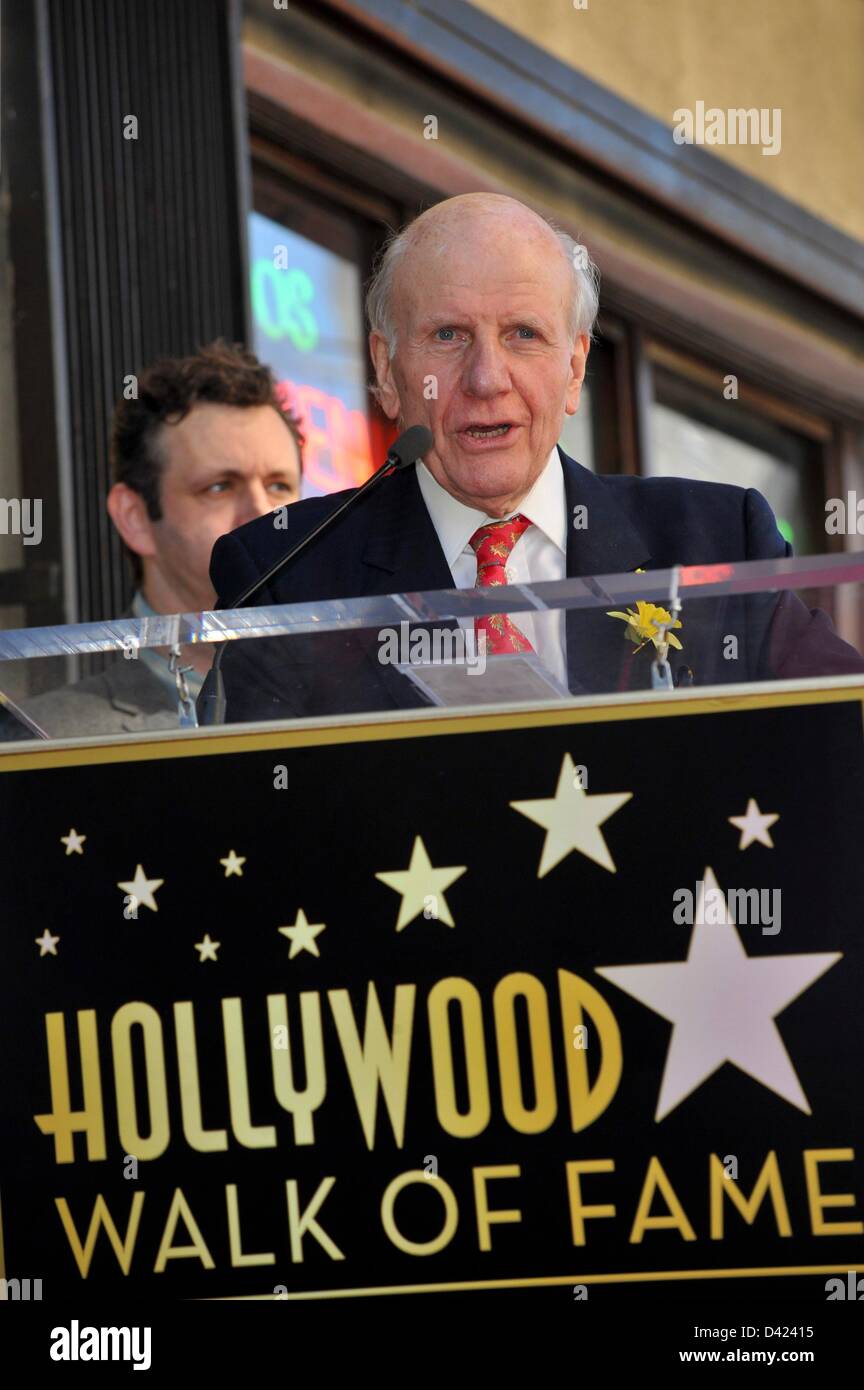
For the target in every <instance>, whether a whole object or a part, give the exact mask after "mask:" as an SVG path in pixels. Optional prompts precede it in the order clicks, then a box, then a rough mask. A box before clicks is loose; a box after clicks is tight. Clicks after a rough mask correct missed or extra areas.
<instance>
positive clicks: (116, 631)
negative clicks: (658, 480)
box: [0, 554, 864, 740]
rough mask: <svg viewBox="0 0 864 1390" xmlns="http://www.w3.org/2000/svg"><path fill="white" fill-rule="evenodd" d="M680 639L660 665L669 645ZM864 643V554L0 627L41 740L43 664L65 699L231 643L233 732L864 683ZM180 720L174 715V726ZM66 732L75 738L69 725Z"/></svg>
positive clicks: (0, 690) (193, 713) (186, 715)
mask: <svg viewBox="0 0 864 1390" xmlns="http://www.w3.org/2000/svg"><path fill="white" fill-rule="evenodd" d="M802 600H803V602H802ZM827 608H833V609H834V616H835V619H836V621H837V625H838V627H839V629H840V630H841V631H842V632H844V633H845V634H846V637H847V641H846V644H845V645H844V642H843V641H842V639H841V638H840V636H839V634H838V635H837V636H835V635H834V634H833V633H832V632H831V628H830V624H829V623H828V621H827V620H826V618H825V616H824V613H823V612H822V611H821V610H823V609H827ZM658 610H659V614H658ZM672 610H674V611H672ZM501 613H506V614H507V615H508V616H509V617H510V618H512V620H513V621H514V622H515V623H516V624H517V625H518V623H519V620H520V616H521V617H522V618H523V621H524V620H525V619H527V621H528V624H529V625H530V626H529V630H530V631H532V632H533V633H534V635H535V639H536V648H535V649H532V650H530V651H528V652H527V653H525V654H523V655H520V656H516V657H513V656H499V655H495V654H494V652H492V651H490V650H489V643H488V641H487V640H486V639H485V634H484V633H483V631H482V625H481V628H480V630H477V631H475V620H478V619H479V620H482V619H484V618H488V616H489V615H496V614H501ZM664 616H665V618H666V619H667V623H668V625H667V626H664V623H663V618H664ZM673 622H674V623H675V626H673V625H672V624H673ZM667 632H668V634H669V638H668V640H669V643H670V645H669V648H668V652H667V658H668V659H667V660H666V661H665V662H664V661H662V660H661V657H662V655H663V653H662V652H661V651H658V647H657V639H658V638H659V639H660V640H662V639H663V638H664V637H665V636H666V635H667ZM862 636H864V554H861V555H855V554H840V555H827V556H808V557H804V558H789V559H782V560H773V561H755V562H749V563H741V564H715V565H706V566H690V567H685V568H682V569H680V570H657V571H648V572H645V573H636V574H618V575H604V576H596V577H593V576H592V577H580V578H570V579H567V580H563V581H561V582H557V583H543V584H536V585H516V586H507V587H502V588H496V589H494V590H484V591H481V590H473V589H459V590H444V591H440V592H431V593H413V594H395V595H380V596H372V597H364V598H351V599H328V600H322V601H320V602H316V603H314V604H313V603H302V604H289V605H282V606H278V607H255V608H244V609H239V610H233V611H217V612H205V613H186V614H177V615H172V616H159V617H154V618H146V619H135V618H117V619H112V620H110V621H106V622H99V623H84V624H76V625H69V626H59V627H53V628H48V627H46V628H34V629H23V630H17V631H6V632H0V706H2V710H3V712H4V720H3V724H4V729H3V732H4V737H5V738H6V739H16V740H20V739H21V738H26V737H27V736H28V735H32V736H33V737H34V738H45V737H48V738H51V737H56V736H57V735H56V731H54V730H52V728H51V725H50V720H46V723H45V726H44V728H43V727H42V725H41V724H40V722H39V719H38V718H37V717H36V716H32V715H28V704H29V699H30V694H31V692H32V691H36V690H38V689H40V688H42V689H44V687H45V681H44V679H42V678H41V670H42V669H44V667H45V666H46V665H47V664H48V663H50V665H51V670H52V683H53V685H55V686H60V685H64V684H66V683H67V682H68V681H70V680H74V678H75V675H76V672H77V671H78V669H79V663H80V661H81V660H82V659H87V660H89V661H90V662H91V664H92V660H93V659H94V658H100V659H101V660H102V662H103V663H110V662H112V661H113V662H134V661H137V660H139V659H140V656H141V653H142V652H144V651H148V652H150V651H157V652H161V653H163V655H164V657H165V659H166V660H165V671H166V673H167V672H168V669H169V667H168V657H169V654H170V652H171V650H172V649H176V648H179V649H180V650H179V652H178V656H177V659H176V661H175V663H174V664H175V666H179V667H181V668H182V667H183V665H184V656H183V653H184V652H188V651H189V650H190V649H192V648H197V649H198V651H200V650H201V649H202V647H204V648H206V647H212V648H213V651H214V652H216V651H218V650H219V648H220V647H221V646H222V645H224V644H228V645H230V647H231V648H232V650H231V651H230V652H226V653H225V658H224V660H223V659H221V658H220V663H221V664H223V666H224V673H225V685H226V689H227V695H228V698H227V702H226V707H225V711H224V719H222V720H220V721H219V722H225V723H228V724H235V723H244V724H245V723H249V722H256V723H262V722H273V721H274V720H296V719H298V718H305V719H308V718H313V719H314V718H339V717H345V718H353V717H356V716H358V715H368V714H375V713H378V714H381V715H383V716H391V715H394V714H396V713H399V712H401V711H405V710H411V709H425V710H426V711H427V712H429V711H430V710H434V709H435V708H439V709H441V708H444V709H450V710H453V709H455V708H465V709H493V708H497V707H499V706H507V707H512V706H514V705H528V704H531V703H532V702H536V703H540V704H543V705H546V704H550V703H554V702H560V701H562V700H563V701H568V702H571V701H574V700H575V701H583V702H584V701H586V700H596V699H598V698H603V697H608V698H611V697H615V698H620V699H627V700H633V699H636V700H639V699H643V698H646V697H649V696H651V697H652V698H654V699H656V698H658V697H660V696H662V694H663V692H664V691H666V692H667V693H669V692H674V693H675V695H676V696H677V697H688V698H692V697H693V696H694V694H695V693H699V692H704V691H707V690H709V689H715V688H717V687H722V688H723V690H724V691H726V693H727V694H731V689H730V687H738V688H739V689H740V688H743V687H745V686H747V687H752V686H755V685H758V686H763V685H765V684H778V683H782V684H783V685H784V686H788V685H789V682H791V681H796V682H800V681H801V680H811V681H812V680H831V681H833V682H836V681H838V680H839V681H842V682H846V681H849V680H853V683H854V677H855V675H856V674H859V673H862V672H864V659H862V658H861V657H859V656H858V655H857V648H858V647H859V646H860V645H861V641H862ZM181 693H182V689H181V688H180V687H179V683H178V701H177V705H176V709H177V728H178V729H183V730H185V731H187V732H188V731H190V730H194V729H195V727H196V725H198V726H201V725H203V724H204V722H205V720H206V718H207V716H206V714H204V715H202V713H201V711H200V710H195V709H194V707H193V705H194V702H193V701H190V700H189V699H187V700H186V701H185V704H184V702H181V701H180V699H179V695H180V694H181ZM169 703H171V702H169ZM94 708H98V706H94ZM171 717H172V716H171V710H170V709H169V708H168V706H166V720H165V721H164V725H165V727H168V725H169V724H170V722H171ZM101 732H103V731H102V730H100V729H99V728H98V727H97V728H93V727H89V728H88V729H87V730H86V734H87V735H88V736H91V737H92V736H99V734H100V733H101ZM200 732H202V733H203V732H204V729H203V728H201V729H200ZM63 736H64V737H70V736H71V737H75V736H76V735H75V734H74V733H70V732H69V730H68V727H67V731H66V732H65V734H64V735H63Z"/></svg>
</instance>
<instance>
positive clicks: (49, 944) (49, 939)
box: [33, 927, 60, 960]
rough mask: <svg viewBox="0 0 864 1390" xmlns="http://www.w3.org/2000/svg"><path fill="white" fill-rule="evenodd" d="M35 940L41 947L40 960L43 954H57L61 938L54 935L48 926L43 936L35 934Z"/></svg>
mask: <svg viewBox="0 0 864 1390" xmlns="http://www.w3.org/2000/svg"><path fill="white" fill-rule="evenodd" d="M33 940H34V941H35V942H36V945H37V946H38V947H39V959H40V960H41V959H42V957H43V956H56V954H57V942H58V941H59V940H60V938H59V936H52V935H51V933H50V931H49V930H48V928H47V927H46V928H45V930H44V931H43V933H42V935H41V936H34V938H33Z"/></svg>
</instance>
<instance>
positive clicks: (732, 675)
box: [210, 448, 864, 723]
mask: <svg viewBox="0 0 864 1390" xmlns="http://www.w3.org/2000/svg"><path fill="white" fill-rule="evenodd" d="M559 453H560V455H561V463H562V468H563V474H564V486H565V491H566V497H567V513H568V516H571V517H572V516H573V514H574V513H573V509H574V508H575V507H577V506H584V507H586V508H587V527H585V529H580V530H576V529H575V528H574V527H570V528H569V529H568V539H567V574H568V576H571V575H595V574H597V575H601V574H614V573H618V572H627V571H631V570H635V569H637V568H643V569H666V568H671V566H673V565H676V564H682V565H694V564H704V565H710V564H718V563H723V562H729V561H740V560H761V559H774V558H779V557H782V556H785V555H790V554H791V553H792V552H791V547H790V546H789V545H788V543H787V542H786V541H785V540H784V539H783V537H782V536H781V535H780V532H779V531H778V530H777V525H776V522H775V520H774V516H773V513H772V511H771V508H770V507H769V506H768V503H767V502H766V501H765V499H764V497H762V496H761V494H760V493H758V492H756V491H755V489H753V488H748V489H745V488H739V487H732V486H730V485H728V484H723V483H704V482H696V481H692V480H689V479H682V478H640V477H628V476H624V475H620V474H610V475H606V476H595V474H593V473H591V472H590V471H589V470H588V469H586V468H583V467H582V466H581V465H580V464H578V463H576V462H575V461H574V460H573V459H571V458H569V457H568V456H567V455H566V454H565V453H564V451H563V450H562V449H560V448H559ZM347 495H348V494H347V493H345V492H342V493H333V494H330V495H329V496H326V497H314V498H308V499H307V500H306V501H303V502H298V503H295V504H294V505H293V506H289V507H287V508H286V509H285V511H284V513H283V520H284V522H285V525H284V528H283V527H281V526H280V527H278V528H277V527H276V526H275V525H274V519H273V516H272V515H267V516H263V517H258V518H257V519H256V520H255V521H251V522H249V523H248V524H247V525H245V526H241V527H239V528H238V529H237V530H236V531H232V532H230V534H228V535H226V536H223V537H221V539H220V540H218V541H217V542H216V545H215V547H214V549H213V555H212V558H211V564H210V575H211V579H212V582H213V586H214V588H215V590H216V592H217V594H218V595H219V598H218V604H217V606H219V607H223V608H224V607H230V606H231V604H232V602H233V600H234V599H235V598H236V596H237V595H239V594H240V593H241V592H242V591H243V589H244V588H245V587H247V586H248V585H250V584H251V583H252V582H253V581H254V580H255V579H257V578H258V577H259V576H260V575H261V574H263V573H264V572H265V571H266V570H267V569H268V568H269V566H270V565H272V564H273V563H274V561H275V560H277V559H278V557H279V556H280V555H284V554H285V552H286V551H287V550H288V549H289V547H290V546H292V545H293V544H294V543H295V542H296V541H297V540H299V539H300V538H301V537H302V536H304V535H306V534H307V533H308V532H310V531H311V530H313V529H314V527H315V526H317V525H318V523H319V522H320V521H321V520H322V519H323V518H324V517H326V516H327V515H328V514H329V513H330V512H331V511H333V510H334V509H335V508H336V507H337V506H338V505H339V503H340V502H342V501H343V500H344V498H345V497H346V496H347ZM453 587H454V583H453V576H452V574H451V571H450V567H449V565H448V564H447V561H446V559H445V557H444V553H443V551H442V549H441V545H440V543H439V540H438V536H437V533H436V531H435V527H434V526H433V524H432V520H431V518H430V516H429V513H428V511H427V509H426V505H425V503H424V501H423V497H422V494H421V492H420V488H419V485H418V482H417V477H416V472H415V469H414V467H413V466H412V467H410V468H407V469H405V470H404V471H403V472H400V473H396V474H393V475H392V476H391V477H390V478H387V479H385V480H384V481H383V482H382V483H381V484H380V485H379V486H378V488H377V489H376V490H375V491H373V492H371V493H370V495H369V496H368V497H367V498H365V499H363V500H362V501H361V502H360V503H359V504H358V506H357V508H356V509H354V510H352V511H349V512H348V513H347V515H346V516H344V517H342V518H340V520H339V521H337V522H335V523H334V525H333V527H332V528H331V529H330V530H329V531H328V532H326V533H325V534H324V535H323V536H321V538H320V539H319V540H316V541H313V542H312V544H311V545H310V546H309V548H308V549H307V550H306V551H304V552H303V554H301V555H300V556H298V558H297V559H296V560H292V561H290V562H289V563H288V565H287V567H286V568H285V570H284V571H283V572H282V573H281V574H279V575H278V576H277V578H276V579H275V580H274V581H272V582H271V583H270V584H268V585H267V586H265V588H264V589H262V590H261V591H260V592H259V593H258V594H256V595H255V598H254V603H255V604H262V605H263V604H272V603H300V602H305V601H314V600H322V599H335V598H359V597H364V596H368V595H374V594H392V593H403V592H416V591H418V590H423V589H452V588H453ZM684 600H685V602H684V608H683V611H682V615H681V616H682V623H683V626H682V628H681V630H680V631H679V632H678V633H676V635H677V636H678V637H679V639H680V640H681V642H682V646H683V649H682V650H681V651H680V652H679V651H675V650H674V649H672V650H671V651H670V663H671V665H672V668H673V674H677V673H678V672H679V671H680V668H681V667H685V666H686V667H688V668H690V670H691V671H692V673H693V679H694V683H695V684H698V685H711V684H720V683H728V682H733V681H734V682H738V681H750V680H761V679H768V678H772V677H787V678H788V677H795V676H802V675H826V674H846V673H849V672H860V671H864V660H862V658H861V657H860V656H859V654H858V653H857V652H856V651H855V650H854V649H853V648H852V647H850V646H849V645H848V644H847V643H845V642H843V641H842V640H841V639H840V638H839V637H838V635H837V633H836V632H835V631H834V628H833V627H832V625H831V623H830V621H829V620H828V618H827V617H826V615H825V614H824V613H821V612H818V611H810V610H808V609H807V608H805V607H804V605H803V604H802V603H801V602H800V601H799V600H798V599H797V598H796V597H795V596H794V595H792V594H789V593H787V594H784V595H783V596H782V597H780V598H779V599H778V598H777V597H776V596H775V595H772V594H765V595H758V596H747V597H746V598H740V597H727V598H717V599H711V600H704V599H702V600H696V599H694V600H692V601H691V602H690V603H689V604H688V603H687V602H686V593H685V595H684ZM631 606H632V605H631ZM566 634H567V663H568V684H569V686H570V690H571V692H572V693H574V694H583V693H588V692H613V691H616V690H622V689H640V688H642V689H647V688H648V687H649V685H650V672H649V667H650V663H651V658H652V655H653V651H652V649H651V648H650V646H649V647H647V648H645V649H643V650H642V651H641V652H639V653H638V654H636V655H635V656H634V655H633V652H634V648H633V645H632V644H631V643H630V642H628V641H627V640H626V639H625V636H624V624H623V623H622V622H620V621H619V620H616V619H614V618H610V617H608V616H607V615H606V611H605V605H604V607H603V608H602V609H594V610H569V611H568V613H567V618H566ZM729 636H734V637H736V638H737V657H736V658H734V659H729V658H728V656H727V655H724V652H725V653H728V652H729V651H730V650H732V649H733V648H732V644H730V643H728V642H727V640H726V639H727V638H728V637H729ZM378 650H379V647H378V640H377V631H376V632H372V631H369V630H365V631H359V632H352V633H345V634H342V633H332V634H330V633H322V634H318V635H315V634H313V635H311V636H309V637H291V638H264V639H256V640H249V641H239V642H233V643H231V644H230V646H229V647H228V649H227V651H226V652H225V656H224V658H223V665H222V669H223V673H224V678H225V687H226V695H227V713H226V718H227V721H228V722H229V723H234V722H242V721H244V720H250V719H280V718H290V717H298V716H310V715H320V714H327V715H329V714H341V713H355V712H363V711H386V710H389V709H394V708H404V707H410V706H415V705H422V704H423V703H424V700H423V697H422V696H421V695H420V693H419V691H418V690H417V688H416V687H415V686H414V685H413V684H412V683H411V682H410V681H409V680H407V679H406V678H405V677H404V676H402V675H401V674H400V673H399V672H398V671H397V670H396V669H395V668H394V667H392V666H384V665H382V664H381V663H380V662H379V661H378Z"/></svg>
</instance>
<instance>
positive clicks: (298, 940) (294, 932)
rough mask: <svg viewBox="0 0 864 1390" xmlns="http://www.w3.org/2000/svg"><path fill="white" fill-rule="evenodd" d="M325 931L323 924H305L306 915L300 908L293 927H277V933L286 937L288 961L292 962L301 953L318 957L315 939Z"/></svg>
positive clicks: (319, 953)
mask: <svg viewBox="0 0 864 1390" xmlns="http://www.w3.org/2000/svg"><path fill="white" fill-rule="evenodd" d="M326 930H327V927H326V924H325V923H324V922H314V923H312V922H307V921H306V913H305V912H304V911H303V909H302V907H301V908H300V910H299V912H298V913H297V920H296V922H295V923H294V925H293V927H277V931H279V932H281V934H282V936H287V937H288V940H289V941H290V942H291V950H290V952H289V955H288V959H289V960H293V959H294V957H295V956H297V955H299V954H300V952H301V951H308V952H309V954H310V955H313V956H320V955H321V952H320V951H319V950H318V943H317V941H316V940H315V938H316V936H317V935H318V933H319V932H322V931H326Z"/></svg>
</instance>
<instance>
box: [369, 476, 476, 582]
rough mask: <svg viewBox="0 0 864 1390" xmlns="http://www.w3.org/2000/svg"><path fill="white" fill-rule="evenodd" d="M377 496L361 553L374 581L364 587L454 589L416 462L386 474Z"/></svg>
mask: <svg viewBox="0 0 864 1390" xmlns="http://www.w3.org/2000/svg"><path fill="white" fill-rule="evenodd" d="M379 498H380V502H379V506H378V509H377V511H376V516H375V529H374V531H373V533H372V534H371V535H370V536H369V538H368V539H367V541H366V545H365V547H364V549H363V555H362V560H363V564H364V565H365V566H367V573H368V577H369V581H370V583H371V584H372V585H373V587H372V588H371V590H366V592H372V593H382V594H401V593H416V592H417V591H418V590H422V589H452V588H454V587H455V585H454V583H453V575H452V573H451V571H450V566H449V565H448V563H447V560H446V558H445V556H444V551H443V550H442V549H441V542H440V541H439V539H438V533H437V531H436V530H435V527H434V525H433V524H432V518H431V517H430V515H429V513H428V511H427V510H426V504H425V503H424V501H423V494H422V493H421V491H420V486H419V484H418V482H417V473H416V469H415V468H414V466H413V465H412V466H411V467H410V468H406V469H405V471H404V472H403V473H397V474H396V475H395V476H394V477H392V478H388V479H386V481H385V482H384V483H382V484H381V491H380V493H379ZM376 575H377V577H376Z"/></svg>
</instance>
